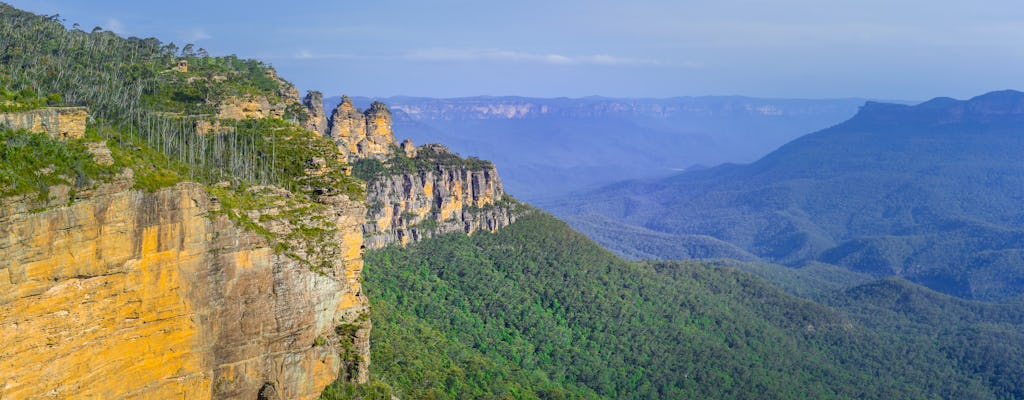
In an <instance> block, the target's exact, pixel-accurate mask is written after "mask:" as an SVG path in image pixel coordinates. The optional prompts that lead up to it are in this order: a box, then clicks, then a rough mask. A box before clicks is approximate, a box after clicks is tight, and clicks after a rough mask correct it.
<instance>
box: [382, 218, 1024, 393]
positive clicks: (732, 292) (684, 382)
mask: <svg viewBox="0 0 1024 400" xmlns="http://www.w3.org/2000/svg"><path fill="white" fill-rule="evenodd" d="M366 260H367V267H366V271H365V273H366V286H365V287H366V290H367V293H368V295H369V297H370V301H371V305H372V307H373V319H374V321H375V322H374V332H373V336H372V338H371V339H372V342H373V349H372V351H373V359H374V363H373V365H372V366H371V373H372V375H373V376H374V378H375V379H378V380H381V381H383V382H386V383H387V384H389V385H391V390H393V391H394V393H396V394H398V395H399V396H400V397H402V398H452V399H454V398H542V399H549V398H879V399H881V398H1018V397H1021V396H1024V391H1022V390H1024V386H1022V384H1021V382H1018V381H1016V380H1015V378H1012V377H1008V376H1007V375H1006V374H1007V372H1006V371H1007V369H1006V368H1012V367H1014V366H1016V365H1017V363H1020V362H1021V360H1022V358H1021V356H1020V354H1018V353H1019V349H1017V348H1018V347H1019V343H1020V342H1016V344H1010V343H1005V344H1000V343H1002V342H1001V341H1002V340H1003V339H1007V338H1010V339H1013V338H1015V335H1016V334H1015V333H1013V332H1014V331H1015V330H1019V328H1020V327H1021V324H1022V322H1024V320H1021V317H1022V316H1024V314H1022V313H1021V311H1020V310H1019V309H1017V308H1014V307H1011V306H995V305H990V304H985V303H974V302H966V301H963V300H957V299H955V298H951V297H948V296H943V295H939V294H937V293H934V292H931V291H929V290H927V289H924V288H921V287H919V286H916V285H913V284H910V283H907V282H900V281H882V282H879V283H872V284H868V285H866V286H859V287H856V288H853V289H850V290H849V291H848V292H845V291H839V292H836V291H828V290H825V291H824V292H827V293H829V294H828V295H827V296H824V300H822V302H821V303H815V302H812V301H809V300H804V299H801V298H798V297H794V296H792V295H789V294H786V293H784V292H782V291H781V290H779V289H776V288H775V287H773V286H771V285H770V284H768V283H767V282H766V281H763V280H761V279H759V278H756V277H754V276H752V275H750V274H748V273H745V272H742V271H739V270H736V269H732V268H724V267H716V266H712V265H707V264H699V263H692V262H656V263H649V262H648V263H633V262H627V261H623V260H621V259H619V258H617V257H615V256H614V255H612V254H611V253H609V252H608V251H606V250H603V249H602V248H600V246H598V245H597V244H595V243H594V242H592V241H590V240H589V239H587V238H585V237H583V236H582V235H580V234H578V233H576V232H574V231H572V230H571V229H570V228H569V227H568V226H567V225H565V224H564V223H562V222H560V221H558V220H556V219H554V218H552V217H550V216H548V215H546V214H544V213H542V212H539V211H534V212H532V213H531V214H530V215H528V216H525V217H523V218H521V219H520V220H519V221H518V222H516V223H515V224H513V225H511V226H509V227H506V228H504V229H502V230H500V231H498V232H497V233H496V234H486V233H484V234H477V235H474V236H471V237H466V236H465V235H448V236H443V237H439V238H434V239H429V240H427V241H424V242H422V243H418V244H415V245H412V246H409V247H408V248H401V247H390V248H386V249H383V250H379V251H372V252H369V253H368V254H367V257H366ZM905 298H909V299H914V300H908V302H911V303H914V304H916V305H917V306H918V307H924V308H928V309H932V310H956V312H957V314H955V316H954V317H953V320H951V321H947V320H946V319H947V317H949V316H950V314H944V313H942V312H929V313H923V312H918V311H921V310H918V309H908V308H906V304H904V303H902V302H901V301H902V300H899V299H905ZM924 298H927V301H926V300H925V299H924ZM894 299H895V300H894ZM929 326H930V327H934V328H936V329H938V330H939V331H940V332H943V333H941V334H935V333H934V332H931V331H928V330H927V328H926V327H929ZM978 343H984V347H983V348H980V349H975V348H974V347H973V346H974V345H976V344H978ZM999 350H1007V351H1006V352H1004V353H1003V354H1002V355H1001V356H1000V357H998V358H993V359H992V360H991V362H989V361H988V360H986V359H985V358H984V355H985V354H987V352H991V351H999ZM378 388H379V387H378ZM368 397H372V396H368Z"/></svg>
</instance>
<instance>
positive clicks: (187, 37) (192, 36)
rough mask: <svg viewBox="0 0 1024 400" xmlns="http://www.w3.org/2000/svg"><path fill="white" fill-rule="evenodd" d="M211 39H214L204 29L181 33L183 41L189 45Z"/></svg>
mask: <svg viewBox="0 0 1024 400" xmlns="http://www.w3.org/2000/svg"><path fill="white" fill-rule="evenodd" d="M211 38H213V36H210V34H209V33H207V32H206V30H205V29H203V28H191V29H188V30H184V31H182V32H181V40H183V41H185V42H187V43H195V42H198V41H200V40H206V39H211Z"/></svg>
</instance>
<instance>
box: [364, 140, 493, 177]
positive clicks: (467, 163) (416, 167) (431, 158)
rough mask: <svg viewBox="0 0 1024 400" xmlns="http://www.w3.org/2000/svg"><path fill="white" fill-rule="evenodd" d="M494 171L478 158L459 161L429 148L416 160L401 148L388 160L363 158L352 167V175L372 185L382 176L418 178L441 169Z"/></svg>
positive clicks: (435, 147) (438, 147) (395, 148)
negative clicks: (425, 172)
mask: <svg viewBox="0 0 1024 400" xmlns="http://www.w3.org/2000/svg"><path fill="white" fill-rule="evenodd" d="M491 168H494V164H492V163H491V162H490V161H487V160H481V159H479V158H476V157H467V158H462V157H459V155H458V154H456V153H452V152H451V151H449V150H448V149H447V148H445V147H444V146H441V145H436V144H428V145H426V146H420V147H419V149H418V150H417V152H416V157H411V158H410V157H408V156H406V155H405V153H404V152H403V151H402V150H401V149H399V148H398V146H391V156H390V157H389V158H388V159H387V160H385V161H381V160H377V159H373V158H363V159H359V160H356V161H354V162H353V163H352V175H354V176H356V177H358V178H359V179H362V180H364V181H366V182H372V181H374V180H377V179H379V178H380V177H382V176H390V175H400V174H415V173H418V172H424V171H438V170H441V169H459V170H466V171H480V170H485V169H491Z"/></svg>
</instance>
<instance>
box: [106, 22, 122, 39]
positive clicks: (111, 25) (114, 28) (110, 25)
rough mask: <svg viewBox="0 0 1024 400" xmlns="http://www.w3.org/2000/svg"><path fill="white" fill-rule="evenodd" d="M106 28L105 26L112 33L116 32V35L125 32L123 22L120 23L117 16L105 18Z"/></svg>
mask: <svg viewBox="0 0 1024 400" xmlns="http://www.w3.org/2000/svg"><path fill="white" fill-rule="evenodd" d="M106 28H107V30H108V31H111V32H114V33H116V34H118V35H124V34H125V31H124V24H123V23H121V21H120V20H118V19H117V18H108V19H107V26H106Z"/></svg>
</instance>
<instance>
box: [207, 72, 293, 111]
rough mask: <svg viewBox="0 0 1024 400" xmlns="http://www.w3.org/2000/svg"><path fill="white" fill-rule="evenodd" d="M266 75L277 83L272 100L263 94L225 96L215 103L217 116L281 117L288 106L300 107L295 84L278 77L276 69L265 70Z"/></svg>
mask: <svg viewBox="0 0 1024 400" xmlns="http://www.w3.org/2000/svg"><path fill="white" fill-rule="evenodd" d="M267 77H268V78H270V79H273V80H274V82H276V83H277V88H276V90H275V91H274V93H273V94H274V95H276V97H277V98H276V100H274V102H271V100H270V99H268V98H267V96H264V95H248V96H231V97H227V98H225V99H222V100H220V101H219V102H218V103H217V104H216V108H217V118H220V119H248V118H267V117H277V118H282V117H284V115H285V111H287V110H289V109H291V108H290V107H293V106H295V107H301V101H300V100H299V90H298V89H296V88H295V85H292V84H291V83H290V82H288V81H286V80H284V79H281V78H280V77H278V76H277V71H274V69H269V70H267ZM271 97H274V96H271ZM278 100H279V101H278Z"/></svg>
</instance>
